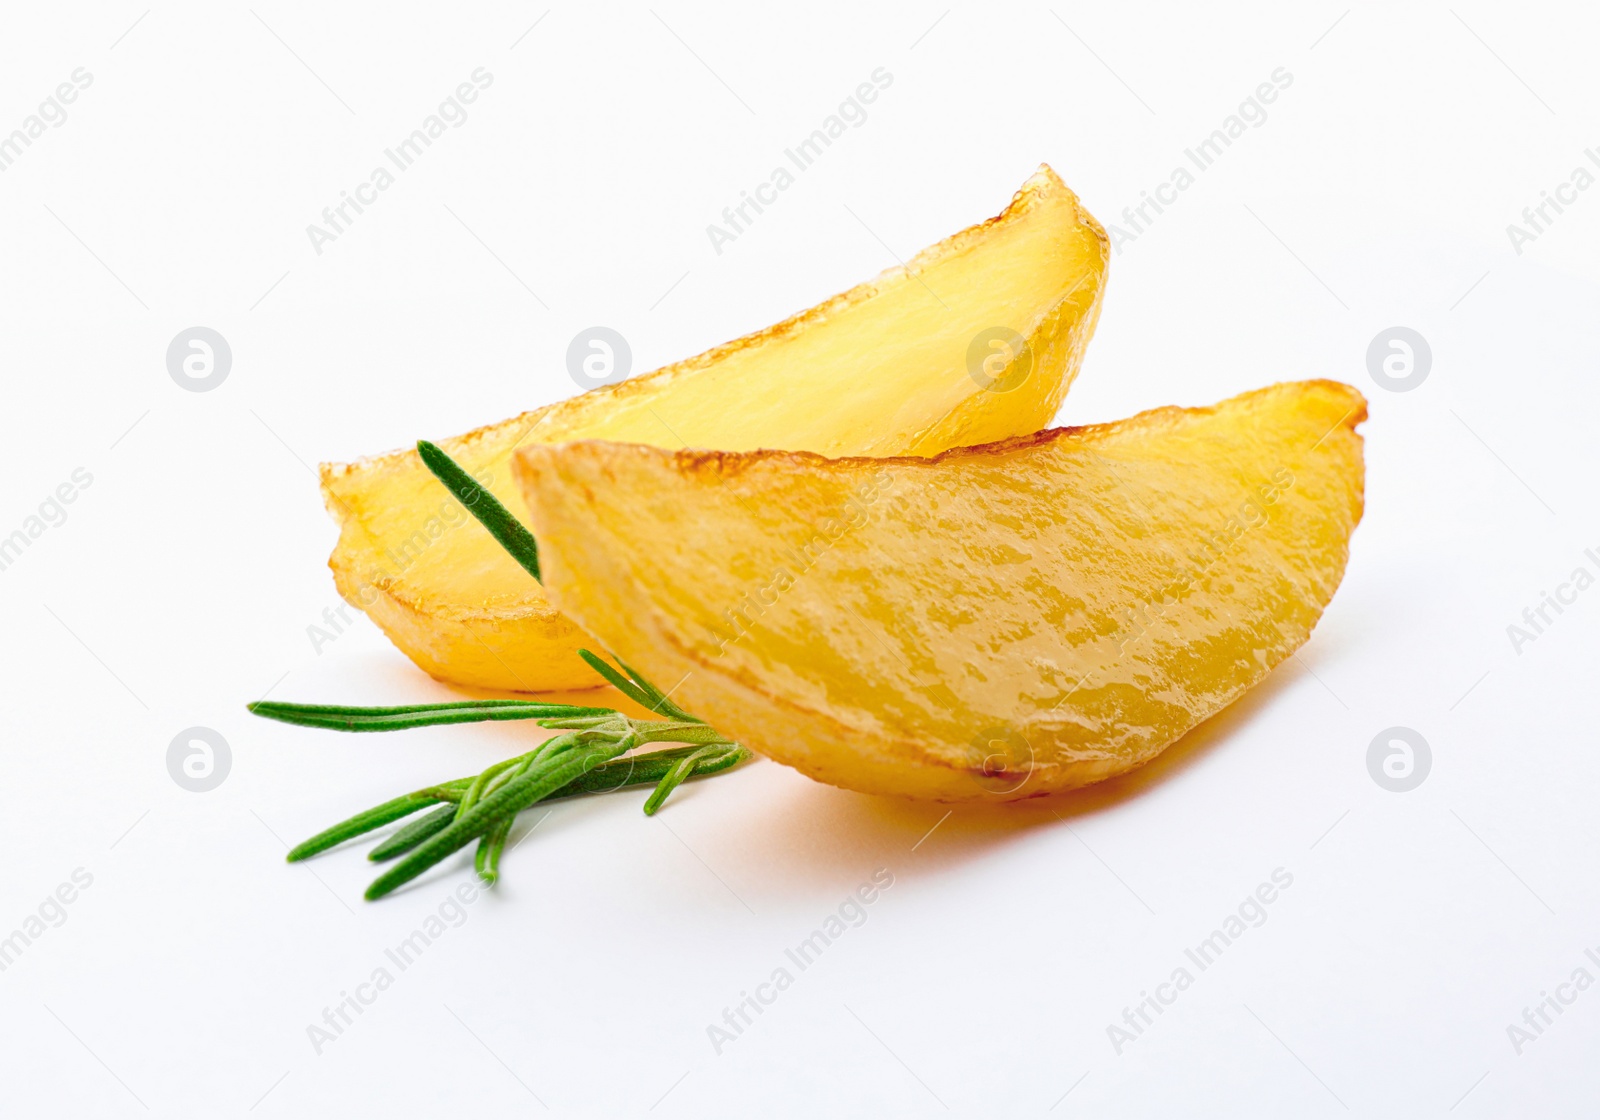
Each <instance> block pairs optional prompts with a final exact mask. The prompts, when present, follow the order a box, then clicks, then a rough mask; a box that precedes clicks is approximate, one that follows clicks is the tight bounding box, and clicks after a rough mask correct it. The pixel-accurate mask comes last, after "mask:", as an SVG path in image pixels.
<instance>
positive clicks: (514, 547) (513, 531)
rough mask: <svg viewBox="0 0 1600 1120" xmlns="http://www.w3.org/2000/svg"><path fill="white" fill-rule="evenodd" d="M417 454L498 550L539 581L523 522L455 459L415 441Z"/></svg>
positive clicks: (533, 544) (534, 551)
mask: <svg viewBox="0 0 1600 1120" xmlns="http://www.w3.org/2000/svg"><path fill="white" fill-rule="evenodd" d="M417 454H419V455H421V456H422V461H423V462H424V463H425V464H427V467H428V469H429V470H430V471H432V472H433V474H434V477H435V478H437V479H438V480H439V481H440V482H442V483H444V484H445V487H446V488H447V489H448V490H449V491H450V493H452V494H454V495H455V496H456V497H457V498H458V499H459V500H460V502H461V504H462V505H464V506H466V507H467V512H468V513H470V514H472V516H474V517H476V518H477V519H478V521H479V523H480V524H481V525H482V526H483V527H484V528H485V529H487V530H489V532H490V533H491V534H492V535H493V536H494V539H495V540H497V541H499V542H500V547H501V548H503V549H505V550H506V551H507V552H509V553H510V554H511V558H512V559H513V560H515V561H516V562H517V563H519V564H521V565H522V566H523V568H524V569H526V570H527V573H528V574H529V575H530V576H532V577H533V578H534V579H539V578H540V577H539V544H538V542H537V541H535V540H534V539H533V534H532V533H530V532H528V530H527V529H526V528H525V527H524V526H523V524H522V522H520V521H518V520H517V519H516V518H515V517H514V516H512V514H511V511H510V510H508V509H506V507H505V506H503V505H501V504H500V499H498V498H496V497H495V496H494V495H493V494H491V493H489V491H487V490H485V489H484V488H483V487H482V486H479V485H478V481H477V480H476V479H475V478H473V477H472V476H471V475H470V474H468V473H467V472H466V471H464V470H462V469H461V467H460V466H459V465H458V464H457V463H456V461H455V460H454V459H452V458H450V456H449V455H446V454H445V453H444V452H443V451H442V450H440V449H439V448H438V447H437V446H435V445H434V444H431V443H429V442H428V441H427V440H425V439H422V440H418V441H417Z"/></svg>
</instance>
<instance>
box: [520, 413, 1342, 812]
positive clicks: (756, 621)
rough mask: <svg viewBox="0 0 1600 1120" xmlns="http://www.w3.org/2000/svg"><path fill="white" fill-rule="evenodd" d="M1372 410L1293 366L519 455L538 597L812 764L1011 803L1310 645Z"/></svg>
mask: <svg viewBox="0 0 1600 1120" xmlns="http://www.w3.org/2000/svg"><path fill="white" fill-rule="evenodd" d="M1365 416H1366V402H1365V401H1364V400H1363V399H1362V397H1361V395H1360V394H1359V393H1357V392H1356V391H1355V390H1354V389H1351V388H1350V387H1348V386H1346V385H1341V384H1338V383H1336V382H1331V381H1307V382H1297V383H1290V384H1283V385H1276V386H1273V387H1271V388H1267V389H1262V390H1259V391H1257V392H1253V393H1247V394H1245V395H1243V396H1240V397H1235V398H1233V399H1232V400H1229V401H1225V402H1223V403H1222V404H1219V405H1216V406H1214V407H1211V408H1201V409H1178V408H1163V409H1157V410H1155V411H1153V412H1146V413H1142V414H1140V415H1138V416H1135V417H1133V418H1131V419H1128V420H1123V421H1120V422H1117V423H1113V424H1099V425H1094V426H1091V427H1086V428H1061V429H1057V430H1054V431H1047V432H1039V433H1037V434H1035V435H1032V436H1026V437H1021V438H1017V439H1012V440H1008V441H1003V442H1000V443H995V444H991V445H989V446H986V447H970V448H961V449H958V450H954V451H948V452H945V453H944V454H942V455H939V456H938V457H936V458H932V459H913V458H895V459H867V458H847V459H826V458H823V457H821V456H818V455H813V454H805V453H794V452H772V451H757V452H751V453H745V454H725V453H715V452H691V451H680V452H671V451H665V450H660V449H657V448H651V447H643V446H638V445H631V444H618V443H609V442H583V443H574V444H567V445H565V446H544V447H525V448H523V449H521V450H520V451H519V452H518V454H517V474H518V478H519V481H520V482H521V485H522V489H523V493H524V495H525V496H526V498H527V502H528V511H529V515H530V517H531V527H532V529H533V532H534V534H535V536H537V537H538V539H539V541H540V543H541V547H542V553H541V555H542V556H543V560H542V563H543V570H544V579H545V588H546V590H547V591H548V592H549V593H550V596H551V599H552V601H553V602H554V603H555V604H556V605H557V606H558V607H559V608H560V609H561V610H562V612H563V613H565V614H566V615H567V616H568V617H569V618H571V619H573V620H574V621H575V622H576V623H577V624H578V625H579V626H581V627H583V628H584V629H585V630H587V631H588V632H589V633H591V634H593V635H595V636H596V637H598V638H599V639H600V640H601V641H602V642H604V643H605V645H606V646H607V647H608V648H609V649H611V650H613V651H614V652H615V653H616V655H617V656H618V657H620V658H621V659H622V660H623V661H625V662H627V663H628V664H630V665H633V666H635V667H636V668H637V669H638V670H639V671H640V672H642V673H643V674H644V675H645V676H647V677H649V678H650V679H651V680H653V681H655V682H656V683H657V684H659V685H660V686H661V687H663V688H667V689H672V690H673V691H672V698H673V700H674V701H675V702H677V703H680V704H682V705H683V706H684V707H686V708H687V709H689V710H690V711H692V712H694V713H695V714H697V715H699V716H700V717H702V718H703V719H706V720H707V721H709V722H710V723H711V724H713V725H714V726H715V727H717V728H718V729H719V730H721V731H722V732H723V733H724V734H727V735H729V736H731V737H733V738H736V739H738V740H739V741H740V742H742V743H744V744H746V745H747V746H749V747H751V748H753V749H755V750H757V751H759V752H761V753H762V754H765V755H767V756H768V757H770V758H774V759H776V760H778V761H779V762H783V763H787V764H788V765H790V766H793V767H795V768H796V769H798V770H800V771H802V772H804V773H806V774H808V775H810V776H811V777H813V778H816V779H818V780H820V781H824V782H830V783H832V784H834V785H839V786H844V787H847V788H849V789H856V790H863V791H866V792H869V793H887V794H901V795H905V796H909V797H918V798H933V799H938V800H950V801H959V800H977V799H985V798H992V799H1003V800H1013V799H1017V798H1023V797H1030V796H1035V795H1039V794H1045V793H1052V792H1055V791H1058V790H1066V789H1072V788H1074V787H1077V786H1082V785H1085V784H1087V783H1090V782H1095V781H1099V780H1101V779H1104V778H1109V777H1112V776H1113V775H1116V774H1120V773H1122V772H1124V771H1126V770H1130V769H1132V768H1134V767H1136V766H1138V765H1140V764H1141V763H1144V762H1146V761H1148V760H1149V759H1151V758H1152V757H1154V756H1155V755H1156V754H1158V753H1159V752H1160V751H1161V750H1162V749H1163V748H1165V747H1166V746H1168V745H1169V744H1171V743H1172V742H1174V741H1175V740H1176V739H1178V738H1179V737H1180V736H1181V735H1183V734H1184V733H1185V732H1186V731H1188V730H1189V729H1190V728H1192V727H1194V726H1195V725H1196V724H1197V723H1199V722H1200V721H1201V720H1203V719H1205V718H1206V717H1208V716H1210V715H1212V714H1213V713H1215V712H1216V711H1218V710H1219V709H1221V708H1222V707H1224V706H1225V705H1227V704H1229V703H1230V702H1232V701H1233V700H1234V699H1235V698H1237V697H1238V696H1239V695H1240V694H1241V693H1243V692H1244V691H1245V690H1246V689H1247V688H1249V687H1250V686H1251V685H1253V684H1255V683H1256V682H1257V681H1259V680H1260V679H1261V678H1262V677H1264V676H1265V675H1266V674H1267V673H1268V672H1269V671H1270V670H1271V669H1272V667H1273V666H1274V665H1276V664H1277V663H1278V662H1279V661H1281V660H1283V659H1284V658H1285V657H1287V656H1289V654H1290V653H1292V652H1293V651H1294V650H1295V649H1296V648H1297V647H1298V646H1300V645H1301V644H1302V643H1303V642H1304V641H1305V640H1306V638H1307V637H1308V636H1309V635H1310V633H1311V628H1312V627H1313V626H1314V625H1315V624H1316V622H1317V619H1318V618H1319V617H1320V616H1321V613H1322V609H1323V607H1324V606H1325V605H1326V604H1327V602H1328V600H1329V599H1330V598H1331V596H1332V595H1333V592H1334V589H1335V588H1336V587H1338V585H1339V580H1340V578H1341V576H1342V575H1343V572H1344V566H1345V560H1346V557H1347V555H1348V542H1349V539H1350V534H1351V531H1352V530H1353V529H1354V528H1355V526H1356V524H1357V522H1358V521H1359V520H1360V518H1361V510H1362V482H1363V465H1362V440H1361V437H1360V436H1359V435H1357V434H1356V432H1355V427H1356V425H1357V424H1358V423H1360V421H1361V420H1363V419H1364V418H1365Z"/></svg>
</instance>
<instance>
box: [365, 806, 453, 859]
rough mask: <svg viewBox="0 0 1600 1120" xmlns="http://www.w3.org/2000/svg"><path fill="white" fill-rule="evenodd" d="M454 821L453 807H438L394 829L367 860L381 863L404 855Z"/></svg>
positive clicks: (368, 854) (369, 854)
mask: <svg viewBox="0 0 1600 1120" xmlns="http://www.w3.org/2000/svg"><path fill="white" fill-rule="evenodd" d="M455 819H456V807H455V805H453V804H448V803H447V804H444V805H440V806H439V807H438V808H437V809H435V810H434V811H433V812H431V813H428V814H426V815H425V816H421V817H418V818H417V819H416V820H414V821H411V822H410V823H408V824H406V825H404V826H403V827H401V828H398V829H396V830H395V832H394V835H392V836H390V837H389V839H387V840H385V841H384V842H383V843H381V844H379V845H378V846H377V847H376V848H373V849H372V851H370V852H368V853H367V858H368V859H370V860H372V862H374V863H382V862H384V861H385V860H391V859H393V858H394V857H395V856H402V855H405V854H406V853H407V852H409V851H410V850H411V849H412V848H415V847H416V846H417V845H418V844H420V843H422V842H423V841H424V840H426V839H427V838H428V837H430V836H432V835H433V834H434V833H435V832H438V831H439V830H440V829H442V828H444V827H446V826H447V825H449V823H450V822H451V821H453V820H455Z"/></svg>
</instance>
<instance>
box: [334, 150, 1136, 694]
mask: <svg viewBox="0 0 1600 1120" xmlns="http://www.w3.org/2000/svg"><path fill="white" fill-rule="evenodd" d="M1108 260H1109V249H1108V241H1107V239H1106V235H1105V231H1104V230H1102V229H1101V228H1100V225H1099V223H1098V222H1096V221H1095V220H1094V218H1093V217H1091V216H1090V215H1089V214H1088V212H1087V211H1085V210H1084V209H1083V207H1082V206H1081V205H1080V204H1079V202H1078V199H1077V197H1076V196H1075V195H1074V194H1073V193H1072V192H1071V191H1070V190H1068V189H1067V188H1066V186H1065V185H1064V184H1063V183H1062V182H1061V180H1060V179H1059V178H1057V177H1056V175H1055V173H1054V172H1053V171H1051V170H1050V169H1049V168H1048V167H1041V168H1040V169H1039V171H1038V172H1037V173H1036V174H1035V175H1034V176H1033V177H1032V178H1031V179H1029V180H1028V182H1027V183H1026V184H1024V185H1023V188H1022V189H1021V190H1020V191H1019V192H1018V193H1017V195H1016V197H1015V198H1014V199H1013V200H1012V202H1011V204H1010V206H1008V207H1007V208H1006V209H1005V211H1004V212H1003V213H1001V214H1000V215H999V216H998V217H996V218H992V219H990V220H989V221H987V222H984V223H983V224H981V225H977V226H973V227H972V228H970V229H967V230H964V231H963V232H961V233H958V234H956V235H955V236H953V237H951V238H949V239H948V240H946V241H943V242H941V243H939V244H938V245H935V246H934V247H932V248H931V249H927V250H925V251H923V252H922V253H920V254H918V255H917V256H916V257H915V258H913V259H912V260H911V262H910V263H909V265H908V266H907V267H905V268H894V269H890V270H889V271H887V272H885V273H883V274H882V275H881V276H879V277H878V278H877V279H876V280H872V281H869V282H867V283H865V284H862V285H860V286H859V287H856V288H852V289H851V290H850V291H848V292H845V293H844V294H842V295H838V296H835V297H833V298H832V299H830V300H828V301H826V302H825V303H822V304H819V305H818V306H816V307H814V308H812V309H811V310H809V311H806V312H803V313H801V314H799V315H797V316H795V317H794V318H792V319H788V320H785V321H784V322H782V323H779V324H777V325H776V326H773V327H769V328H767V329H766V330H764V331H760V332H758V333H756V334H753V335H750V336H748V337H746V338H742V339H739V340H738V341H736V342H730V343H728V344H726V345H724V346H719V347H717V348H716V349H715V350H711V351H708V352H706V353H704V354H701V355H700V356H699V357H697V358H690V359H689V360H687V361H684V362H679V363H678V364H676V365H672V366H667V367H665V368H663V369H658V370H656V371H655V372H653V373H648V374H643V375H641V376H638V377H635V378H632V379H630V380H628V381H625V382H623V383H621V384H618V385H611V386H606V387H604V388H601V389H596V390H593V391H591V392H588V393H585V394H583V395H581V396H578V397H574V398H572V399H570V400H566V401H562V402H560V403H559V404H554V405H551V406H549V407H547V408H542V409H539V410H537V411H534V412H527V413H523V414H522V415H521V416H517V417H514V418H513V419H511V420H507V421H505V422H504V423H500V424H495V425H492V426H490V427H486V428H480V429H478V430H477V431H474V432H470V433H468V434H466V435H464V436H459V437H457V438H455V439H447V440H440V441H439V443H440V445H441V446H442V447H443V448H444V450H445V451H446V452H447V453H449V454H450V455H451V456H452V457H453V458H455V459H456V461H457V462H459V463H461V464H462V465H463V466H464V467H465V468H466V469H467V470H468V471H469V472H471V473H472V474H474V475H475V476H477V477H478V478H479V480H480V481H482V482H484V483H485V485H487V486H488V488H489V489H490V490H492V491H493V492H494V493H495V495H496V496H497V497H499V498H500V500H501V501H502V502H504V503H505V504H506V505H507V506H508V507H509V508H510V510H511V511H512V512H513V513H514V514H516V515H518V516H519V517H521V516H522V515H523V513H524V508H523V503H522V497H521V495H520V493H518V491H517V489H516V487H515V485H514V484H513V482H512V480H511V472H510V455H511V452H512V450H513V449H514V448H516V447H517V446H519V445H526V444H532V443H541V444H542V443H556V442H561V441H566V440H575V439H611V440H620V441H628V442H635V443H647V444H655V445H660V446H666V447H674V448H678V447H685V446H689V447H715V448H722V449H728V450H736V451H737V450H749V449H754V448H758V447H781V448H787V449H794V450H806V451H815V452H820V453H822V454H827V455H932V454H936V453H938V452H940V451H943V450H945V449H946V448H949V447H954V446H960V445H963V444H970V443H978V442H982V441H986V440H994V439H1002V438H1005V437H1007V436H1011V435H1018V434H1022V433H1025V432H1031V431H1035V430H1036V429H1038V428H1040V427H1042V426H1043V425H1045V424H1048V423H1049V422H1050V420H1051V418H1052V417H1053V416H1054V415H1055V412H1056V409H1057V408H1058V407H1059V406H1060V404H1061V398H1062V396H1063V395H1064V394H1065V392H1066V390H1067V386H1068V385H1069V384H1070V383H1071V382H1072V379H1073V377H1074V376H1075V375H1076V373H1077V370H1078V364H1079V362H1080V360H1081V359H1082V357H1083V351H1084V347H1085V346H1086V345H1087V343H1088V341H1089V336H1090V335H1091V334H1092V333H1093V330H1094V325H1095V320H1096V318H1097V316H1098V314H1099V309H1100V297H1101V292H1102V290H1103V288H1104V284H1105V272H1106V265H1107V262H1108ZM994 328H1004V329H1007V330H1010V331H1013V332H1016V334H1018V335H1020V336H1021V337H1022V338H1024V339H1026V341H1027V343H1028V345H1027V347H1026V348H1025V349H1024V348H1020V347H1018V348H1017V350H1018V351H1020V352H1018V353H1015V354H1014V355H1013V359H1012V360H1011V361H1010V362H1009V364H1008V363H1007V362H1006V361H1005V360H1004V359H1005V357H1006V354H1007V353H1008V352H1007V351H1004V350H1002V349H1000V348H999V347H998V346H992V344H993V343H994V339H992V338H989V337H987V336H986V337H985V338H983V339H979V337H978V336H979V335H980V334H981V333H982V332H986V331H991V330H993V329H994ZM975 339H976V340H978V342H977V345H978V346H979V347H980V348H982V349H980V350H978V351H977V353H978V354H979V355H980V356H981V357H983V359H984V360H985V361H987V362H988V363H989V364H988V366H987V367H983V366H980V367H978V373H977V374H974V373H971V372H969V350H972V348H973V347H974V344H975ZM991 346H992V348H983V347H991ZM985 370H986V372H985ZM986 390H993V391H986ZM423 434H426V433H423ZM322 489H323V495H324V500H325V502H326V504H327V507H328V509H329V511H330V512H331V513H332V514H333V516H334V518H335V519H336V520H337V521H338V522H339V523H340V526H341V531H340V536H339V542H338V545H337V546H336V547H335V549H334V552H333V555H332V557H331V558H330V559H329V566H330V567H331V568H332V569H333V573H334V579H335V581H336V583H337V585H338V588H339V592H340V594H342V595H343V596H344V597H345V599H347V600H348V601H349V602H350V603H351V604H353V605H355V606H357V607H360V608H361V609H363V610H365V611H366V612H367V613H368V615H370V616H371V617H372V619H373V621H375V622H376V623H377V624H378V625H379V626H380V627H382V629H383V630H384V632H385V633H386V634H387V635H388V636H389V638H390V640H391V641H393V642H394V643H395V645H397V646H399V647H400V649H401V650H403V651H404V652H405V653H406V654H407V655H408V656H410V658H411V659H412V660H413V661H415V662H416V663H417V664H418V665H419V666H421V667H422V668H423V669H424V670H426V671H427V672H429V673H430V674H432V675H433V676H435V677H438V678H439V679H441V680H446V681H454V682H457V683H460V684H468V685H478V686H482V687H486V688H494V689H514V690H528V691H544V690H554V689H567V688H583V687H592V686H593V685H594V684H595V683H596V678H595V676H594V674H593V673H592V672H590V671H589V669H588V668H587V667H586V666H584V665H583V663H582V662H581V661H579V660H578V659H577V657H576V656H575V652H576V650H577V649H578V648H579V647H580V646H582V645H583V644H584V643H583V639H582V636H581V635H580V634H579V632H578V630H577V629H576V628H575V627H574V626H573V625H572V623H571V622H569V621H568V620H567V619H565V618H563V617H561V615H560V614H558V613H557V612H556V611H555V610H554V609H553V608H552V607H551V606H550V604H549V603H548V601H547V600H546V598H545V596H544V595H543V593H542V592H541V591H540V589H539V587H538V586H537V585H536V584H535V583H533V581H532V580H530V579H529V578H528V576H527V574H526V573H525V572H524V571H523V570H522V569H521V568H519V567H518V566H517V565H516V563H514V562H513V561H512V560H511V559H510V558H509V557H507V556H506V555H505V553H504V552H502V550H501V549H500V547H499V546H498V545H497V544H496V543H495V542H494V541H493V539H491V538H490V536H489V535H488V534H487V533H486V532H484V531H483V529H482V528H481V527H479V526H478V525H477V524H475V523H472V522H471V520H470V518H468V517H467V516H466V515H465V513H464V511H463V510H462V509H461V507H460V506H459V505H458V504H456V503H455V501H454V500H453V499H451V498H450V497H449V496H448V495H447V494H446V492H445V491H444V489H443V488H442V487H440V486H439V485H438V483H437V482H436V481H435V480H434V478H433V477H432V476H431V475H430V474H429V473H428V471H427V470H426V469H425V468H424V467H423V465H422V463H421V461H420V459H419V458H418V457H417V454H416V452H415V451H402V452H395V453H393V454H389V455H383V456H379V457H377V458H372V459H363V460H360V461H358V462H355V463H346V464H324V465H323V467H322Z"/></svg>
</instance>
